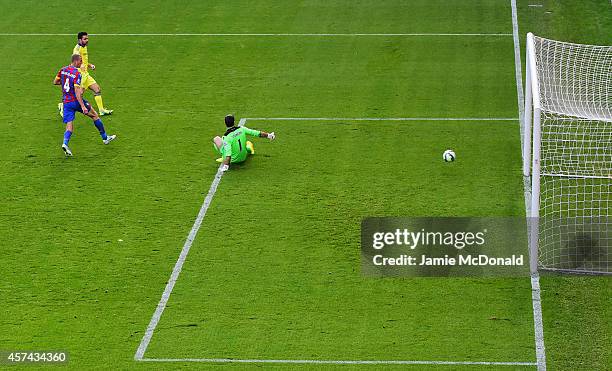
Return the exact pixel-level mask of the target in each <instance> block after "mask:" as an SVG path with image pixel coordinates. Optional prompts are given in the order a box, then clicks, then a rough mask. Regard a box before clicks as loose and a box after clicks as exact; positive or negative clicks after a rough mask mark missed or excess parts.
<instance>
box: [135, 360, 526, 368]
mask: <svg viewBox="0 0 612 371" xmlns="http://www.w3.org/2000/svg"><path fill="white" fill-rule="evenodd" d="M138 361H141V362H201V363H277V364H283V363H285V364H332V365H447V366H458V365H461V366H483V365H485V366H536V365H537V363H535V362H487V361H402V360H397V361H396V360H316V359H233V358H142V359H138Z"/></svg>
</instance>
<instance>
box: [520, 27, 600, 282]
mask: <svg viewBox="0 0 612 371" xmlns="http://www.w3.org/2000/svg"><path fill="white" fill-rule="evenodd" d="M534 51H535V57H536V58H535V60H536V74H537V81H538V87H539V99H540V107H541V114H540V128H541V143H540V166H541V169H540V209H539V215H540V220H539V223H540V227H539V244H538V245H539V265H540V267H542V268H545V269H559V270H570V271H582V272H600V273H601V272H603V273H611V272H612V271H611V268H612V256H610V253H609V250H610V249H609V247H610V245H611V242H612V235H610V233H609V230H610V229H611V228H610V227H611V224H610V221H611V220H610V216H611V215H612V213H611V211H612V210H611V203H610V196H611V194H612V104H611V103H612V47H609V46H590V45H578V44H571V43H564V42H559V41H553V40H547V39H543V38H539V37H534ZM528 88H529V87H528Z"/></svg>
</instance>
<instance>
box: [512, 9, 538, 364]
mask: <svg viewBox="0 0 612 371" xmlns="http://www.w3.org/2000/svg"><path fill="white" fill-rule="evenodd" d="M510 7H511V8H512V36H513V40H514V66H515V76H516V91H517V95H518V109H519V118H520V120H521V121H520V122H521V127H522V128H523V127H524V125H523V123H524V122H525V121H524V119H525V107H524V106H523V104H524V95H523V94H524V91H523V76H522V66H521V47H520V45H521V44H520V40H519V31H518V14H517V10H516V0H510ZM526 88H527V89H529V87H526ZM522 134H523V132H522V131H521V144H524V143H523V135H522ZM528 145H530V144H528ZM521 148H523V147H522V146H521ZM521 153H522V151H521ZM523 186H524V193H525V210H526V211H527V212H528V211H529V207H530V205H529V199H530V198H531V185H530V183H529V179H528V178H524V179H523ZM529 214H530V213H527V215H529ZM528 224H529V223H528ZM531 305H532V307H533V327H534V340H535V347H536V360H537V366H538V371H546V350H545V346H544V322H543V320H542V299H541V292H540V276H539V274H538V273H537V272H536V273H533V274H532V275H531Z"/></svg>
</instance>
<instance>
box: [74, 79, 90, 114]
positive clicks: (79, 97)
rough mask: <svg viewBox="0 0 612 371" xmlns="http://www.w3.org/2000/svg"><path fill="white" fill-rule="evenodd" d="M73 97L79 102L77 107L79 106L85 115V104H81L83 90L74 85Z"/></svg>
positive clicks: (86, 111) (86, 110)
mask: <svg viewBox="0 0 612 371" xmlns="http://www.w3.org/2000/svg"><path fill="white" fill-rule="evenodd" d="M74 95H76V99H77V102H79V105H80V106H81V110H82V111H83V113H84V114H87V113H88V112H89V110H88V109H87V107H86V106H85V103H84V102H83V88H82V87H80V86H77V85H75V86H74Z"/></svg>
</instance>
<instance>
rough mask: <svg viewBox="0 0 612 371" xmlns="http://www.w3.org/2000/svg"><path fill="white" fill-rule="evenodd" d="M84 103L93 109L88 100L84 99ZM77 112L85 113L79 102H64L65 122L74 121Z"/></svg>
mask: <svg viewBox="0 0 612 371" xmlns="http://www.w3.org/2000/svg"><path fill="white" fill-rule="evenodd" d="M83 103H84V104H85V107H87V109H91V104H89V102H88V101H86V100H85V99H83ZM75 112H81V113H83V110H82V109H81V105H80V104H79V102H77V101H74V102H70V103H64V124H66V123H69V122H71V121H74V116H75Z"/></svg>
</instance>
